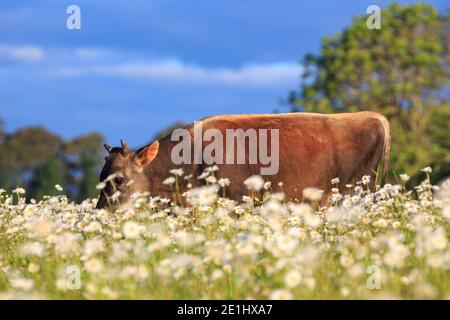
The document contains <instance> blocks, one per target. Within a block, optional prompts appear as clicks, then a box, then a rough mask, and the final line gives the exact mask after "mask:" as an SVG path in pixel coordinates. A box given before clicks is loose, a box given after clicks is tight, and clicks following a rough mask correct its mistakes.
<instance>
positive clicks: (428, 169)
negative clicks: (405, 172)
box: [420, 167, 433, 173]
mask: <svg viewBox="0 0 450 320" xmlns="http://www.w3.org/2000/svg"><path fill="white" fill-rule="evenodd" d="M420 171H422V172H425V173H431V172H432V171H433V169H431V167H425V168H423V169H421V170H420Z"/></svg>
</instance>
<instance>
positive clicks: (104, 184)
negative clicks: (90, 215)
mask: <svg viewBox="0 0 450 320" xmlns="http://www.w3.org/2000/svg"><path fill="white" fill-rule="evenodd" d="M95 188H96V189H97V190H103V189H105V188H106V183H105V182H100V183H98V184H97V185H96V186H95Z"/></svg>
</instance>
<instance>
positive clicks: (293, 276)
mask: <svg viewBox="0 0 450 320" xmlns="http://www.w3.org/2000/svg"><path fill="white" fill-rule="evenodd" d="M301 280H302V275H301V274H300V272H298V271H295V270H293V271H289V272H288V273H286V275H285V276H284V283H285V284H286V286H287V287H288V288H295V287H297V286H298V285H299V284H300V282H301Z"/></svg>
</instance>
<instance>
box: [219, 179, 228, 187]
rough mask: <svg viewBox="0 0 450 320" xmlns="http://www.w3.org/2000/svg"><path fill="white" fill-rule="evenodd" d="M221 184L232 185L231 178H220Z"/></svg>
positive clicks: (224, 185)
mask: <svg viewBox="0 0 450 320" xmlns="http://www.w3.org/2000/svg"><path fill="white" fill-rule="evenodd" d="M218 184H219V186H221V187H222V188H225V187H227V186H229V185H230V179H228V178H220V179H219V181H218Z"/></svg>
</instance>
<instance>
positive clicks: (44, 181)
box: [0, 122, 103, 200]
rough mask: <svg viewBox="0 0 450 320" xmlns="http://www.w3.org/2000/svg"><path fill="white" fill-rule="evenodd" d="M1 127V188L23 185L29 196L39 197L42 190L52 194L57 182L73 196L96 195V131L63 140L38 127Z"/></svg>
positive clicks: (98, 160)
mask: <svg viewBox="0 0 450 320" xmlns="http://www.w3.org/2000/svg"><path fill="white" fill-rule="evenodd" d="M2 123H3V122H0V124H2ZM2 128H3V126H1V125H0V185H1V187H2V188H4V187H6V188H9V189H11V188H14V187H16V186H18V185H21V186H25V187H27V189H28V190H29V194H28V196H29V197H34V198H36V199H40V197H41V196H42V195H44V194H45V195H47V194H48V195H52V194H54V192H55V191H56V190H55V184H61V185H64V187H65V189H66V192H67V193H68V194H69V196H71V198H73V199H79V200H82V199H86V198H87V197H95V196H97V190H96V189H95V185H96V184H97V180H98V173H99V169H100V166H101V164H102V163H103V158H102V149H101V145H102V142H103V137H102V136H101V135H100V134H98V133H91V134H87V135H83V136H80V137H78V138H76V139H73V140H68V141H64V140H63V139H62V138H61V137H59V136H57V135H55V134H53V133H51V132H49V131H47V130H46V129H44V128H42V127H29V128H23V129H20V130H17V131H16V132H13V133H7V132H5V130H3V129H2Z"/></svg>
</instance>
